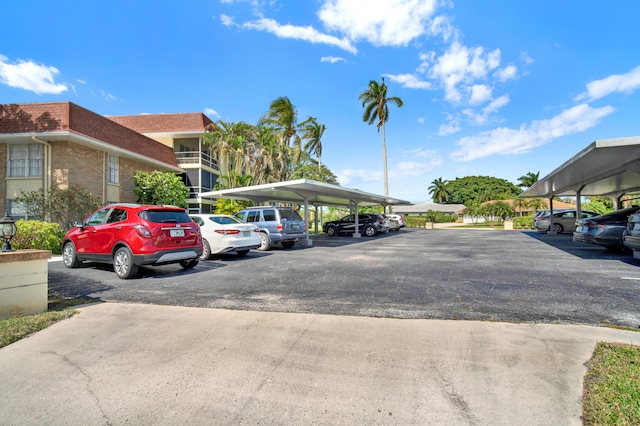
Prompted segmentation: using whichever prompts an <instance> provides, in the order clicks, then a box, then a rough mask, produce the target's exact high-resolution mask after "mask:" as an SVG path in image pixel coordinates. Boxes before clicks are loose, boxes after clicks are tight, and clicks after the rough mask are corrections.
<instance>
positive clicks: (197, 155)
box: [175, 151, 219, 170]
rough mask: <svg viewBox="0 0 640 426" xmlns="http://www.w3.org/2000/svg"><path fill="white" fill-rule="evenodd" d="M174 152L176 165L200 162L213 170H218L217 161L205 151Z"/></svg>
mask: <svg viewBox="0 0 640 426" xmlns="http://www.w3.org/2000/svg"><path fill="white" fill-rule="evenodd" d="M175 154H176V161H177V162H178V165H182V164H201V165H203V166H205V167H209V168H211V169H213V170H219V169H218V162H217V161H216V160H214V159H213V158H211V156H210V155H209V154H207V153H205V152H200V151H180V152H176V153H175Z"/></svg>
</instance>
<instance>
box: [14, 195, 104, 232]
mask: <svg viewBox="0 0 640 426" xmlns="http://www.w3.org/2000/svg"><path fill="white" fill-rule="evenodd" d="M16 201H17V202H18V203H19V204H20V206H21V207H22V208H23V209H24V211H25V212H26V213H27V216H29V217H33V218H37V219H43V220H47V221H49V222H53V223H57V224H58V225H60V228H62V229H63V230H64V231H68V230H69V229H71V228H72V227H73V224H74V223H75V222H76V221H77V220H81V219H84V218H85V217H86V216H87V215H88V214H89V213H91V212H93V211H94V210H97V209H98V208H99V207H100V206H101V205H102V200H101V199H100V198H98V197H96V196H94V195H93V194H91V193H90V192H87V191H85V190H84V189H83V188H81V187H80V186H72V187H71V188H68V189H59V188H57V187H55V186H51V187H50V188H49V189H47V190H46V191H45V190H44V188H40V189H39V190H37V191H30V192H20V195H19V196H18V197H17V198H16Z"/></svg>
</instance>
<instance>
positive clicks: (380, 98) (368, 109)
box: [358, 77, 404, 196]
mask: <svg viewBox="0 0 640 426" xmlns="http://www.w3.org/2000/svg"><path fill="white" fill-rule="evenodd" d="M358 99H360V100H361V101H362V107H363V108H364V114H363V115H362V120H363V121H364V122H366V123H368V124H369V125H371V124H373V123H374V122H375V121H376V120H377V123H376V126H377V127H378V132H380V129H382V161H383V163H384V195H387V196H388V195H389V178H388V175H387V141H386V137H385V123H386V122H387V121H389V103H392V104H395V105H396V106H397V107H398V108H402V107H403V106H404V102H403V101H402V99H400V98H399V97H397V96H391V97H387V85H386V84H385V83H384V77H383V78H382V84H378V82H377V81H375V80H371V81H369V88H368V89H367V90H365V91H364V92H362V93H361V94H360V96H359V97H358Z"/></svg>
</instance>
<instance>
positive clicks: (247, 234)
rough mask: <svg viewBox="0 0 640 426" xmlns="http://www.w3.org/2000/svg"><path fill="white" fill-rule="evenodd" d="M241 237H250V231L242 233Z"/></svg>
mask: <svg viewBox="0 0 640 426" xmlns="http://www.w3.org/2000/svg"><path fill="white" fill-rule="evenodd" d="M242 236H243V237H250V236H251V231H242Z"/></svg>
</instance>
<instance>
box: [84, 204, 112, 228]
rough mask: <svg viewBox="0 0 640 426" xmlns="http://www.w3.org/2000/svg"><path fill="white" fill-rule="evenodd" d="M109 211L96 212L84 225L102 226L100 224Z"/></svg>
mask: <svg viewBox="0 0 640 426" xmlns="http://www.w3.org/2000/svg"><path fill="white" fill-rule="evenodd" d="M109 210H110V208H104V209H102V210H98V211H97V212H95V213H94V214H93V216H91V217H90V218H89V220H87V222H86V225H93V226H96V225H102V222H104V218H105V217H106V216H107V213H109Z"/></svg>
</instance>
